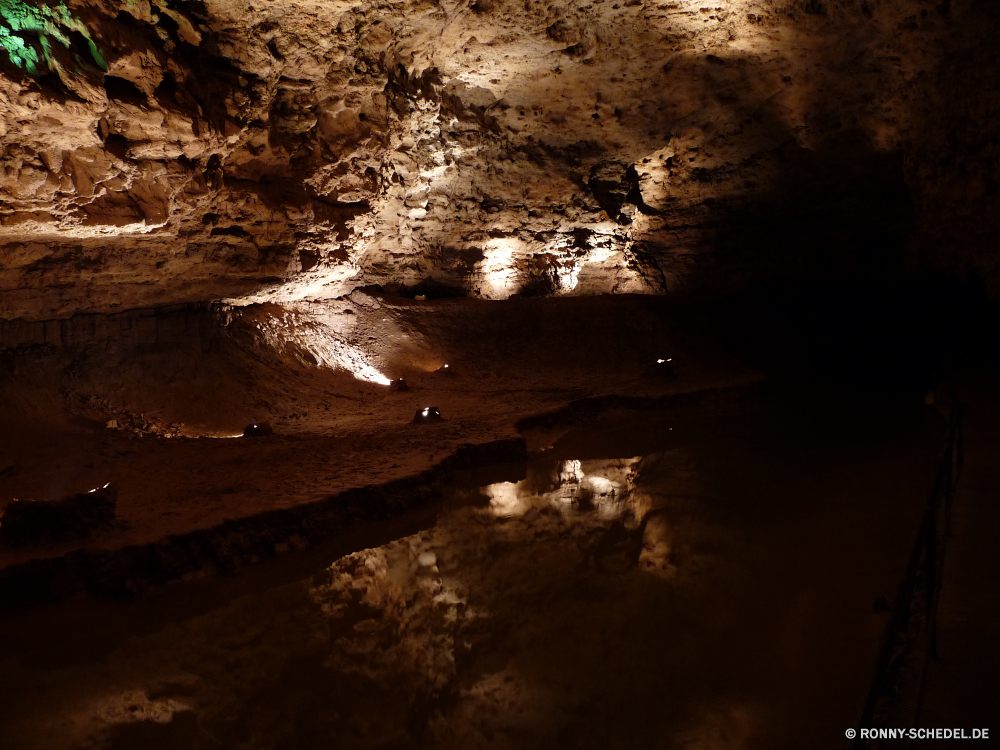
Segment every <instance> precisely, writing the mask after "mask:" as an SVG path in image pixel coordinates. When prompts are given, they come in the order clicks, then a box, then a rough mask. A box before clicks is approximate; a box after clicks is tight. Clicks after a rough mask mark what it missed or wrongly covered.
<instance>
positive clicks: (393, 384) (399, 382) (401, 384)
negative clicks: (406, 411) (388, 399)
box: [389, 378, 410, 393]
mask: <svg viewBox="0 0 1000 750" xmlns="http://www.w3.org/2000/svg"><path fill="white" fill-rule="evenodd" d="M389 390H390V391H393V392H395V393H401V392H403V391H408V390H410V386H408V385H407V384H406V381H405V380H403V379H402V378H396V379H395V380H391V381H389Z"/></svg>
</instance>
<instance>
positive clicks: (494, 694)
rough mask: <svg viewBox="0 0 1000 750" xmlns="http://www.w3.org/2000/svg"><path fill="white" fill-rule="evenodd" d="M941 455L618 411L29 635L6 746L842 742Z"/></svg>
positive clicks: (864, 414) (13, 663)
mask: <svg viewBox="0 0 1000 750" xmlns="http://www.w3.org/2000/svg"><path fill="white" fill-rule="evenodd" d="M942 435H943V422H942V420H941V418H940V417H939V416H938V414H937V413H936V412H934V410H933V409H931V408H924V409H920V410H915V411H912V412H909V413H899V412H894V413H876V412H873V411H872V410H871V409H870V407H868V406H866V407H861V406H859V405H857V404H854V403H852V402H850V401H849V400H848V399H846V398H844V397H843V396H836V395H834V394H830V393H815V392H814V393H771V394H764V395H762V396H759V397H755V398H752V399H749V400H746V401H743V402H739V403H735V404H732V405H730V406H728V407H725V408H717V409H710V410H703V411H701V412H688V413H685V414H678V413H677V412H675V411H671V410H652V411H651V410H644V411H635V410H612V411H608V412H606V413H604V414H603V415H601V416H599V417H596V418H593V419H591V420H590V421H589V422H588V423H586V424H583V425H577V426H575V427H572V428H570V429H568V430H564V431H563V433H562V434H560V435H558V436H550V437H552V442H551V445H549V444H548V443H547V439H543V440H541V443H542V444H541V445H539V447H538V449H537V450H535V451H534V452H533V454H532V458H531V459H530V460H529V462H528V463H527V464H526V465H521V466H519V467H507V469H505V470H504V471H501V472H499V474H497V475H496V476H486V475H484V474H479V475H476V474H470V475H467V476H459V477H456V479H455V480H454V481H453V482H452V483H451V484H449V485H448V487H446V488H445V490H444V492H443V493H442V497H441V499H440V501H438V502H436V503H434V504H433V505H432V506H428V507H425V508H423V509H419V510H417V511H414V512H411V513H409V514H406V515H404V516H401V517H398V518H395V519H390V520H387V521H382V522H378V523H374V524H368V525H366V526H364V527H363V528H362V527H359V528H357V529H354V530H352V531H351V534H350V535H348V536H345V537H343V538H341V539H339V540H331V541H330V543H329V544H328V545H327V546H325V547H324V546H317V547H314V548H313V549H310V550H308V551H306V552H302V553H293V554H289V555H283V556H280V557H278V558H274V559H272V560H269V561H265V562H262V563H261V564H259V565H256V566H252V567H250V568H246V569H244V570H242V571H240V572H238V573H237V574H235V575H232V576H225V577H216V578H208V579H202V580H196V581H187V582H181V583H177V584H174V585H171V586H167V587H164V588H161V589H158V590H155V591H150V592H148V593H147V594H144V595H143V596H141V597H139V598H138V599H137V600H136V601H134V602H132V603H130V604H125V603H119V602H109V601H99V600H88V599H84V600H77V601H69V602H64V603H62V604H58V605H52V606H49V607H43V608H36V609H34V610H30V611H25V612H20V613H13V614H10V615H7V616H5V618H4V619H3V620H2V621H0V622H2V625H0V638H2V640H3V642H4V643H5V644H8V646H7V647H6V648H5V652H4V654H3V656H2V657H0V726H3V727H4V731H5V743H4V746H5V747H9V748H11V749H12V750H20V749H22V748H24V749H25V750H27V749H28V748H42V747H44V748H52V749H53V750H59V749H61V748H102V749H111V748H118V749H121V750H124V749H125V748H137V747H142V748H144V749H150V750H152V749H155V748H178V747H184V748H201V749H202V750H205V749H207V748H279V747H294V748H314V747H315V748H321V747H322V748H331V747H332V748H338V747H343V748H379V747H385V748H390V747H391V748H396V747H399V748H401V747H440V748H448V747H455V748H458V747H462V748H477V747H481V748H486V747H490V748H506V747H511V748H513V747H539V748H542V747H545V748H551V747H579V748H619V747H620V748H630V749H631V748H667V749H669V748H706V749H708V748H712V750H720V749H728V748H732V749H734V750H735V749H736V748H741V749H748V748H769V749H774V748H789V749H791V748H795V749H796V750H797V749H799V748H802V747H810V748H833V747H841V746H842V743H843V742H844V739H843V736H844V730H845V728H847V727H851V726H853V725H854V722H855V720H856V712H857V711H858V709H859V707H860V701H861V700H862V698H863V696H864V693H865V690H866V688H867V682H868V680H869V678H870V671H871V668H872V664H873V660H874V657H875V654H876V652H877V649H878V647H879V644H880V640H881V636H882V632H883V627H884V624H885V623H884V618H885V617H886V616H887V615H885V614H876V613H875V612H873V609H872V601H873V599H874V598H876V597H878V596H883V595H891V592H892V591H893V590H894V587H895V585H896V583H897V582H898V580H899V576H900V574H901V572H902V569H903V567H904V566H905V561H906V557H907V554H908V552H909V549H910V546H911V544H912V541H913V538H914V534H915V533H916V529H917V527H918V525H919V520H920V513H921V511H922V509H923V504H924V501H925V500H926V495H927V492H928V490H929V487H930V484H931V482H932V479H933V471H934V468H935V463H936V459H937V456H938V453H939V450H940V446H941V439H942ZM535 437H536V438H537V437H538V436H535ZM542 448H544V450H542ZM501 480H506V481H501ZM515 480H516V481H515ZM14 644H16V645H14Z"/></svg>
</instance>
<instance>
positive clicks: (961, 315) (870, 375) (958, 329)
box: [714, 272, 1000, 402]
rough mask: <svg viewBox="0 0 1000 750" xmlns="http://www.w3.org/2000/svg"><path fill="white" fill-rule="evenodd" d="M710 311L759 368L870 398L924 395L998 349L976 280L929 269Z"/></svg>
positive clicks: (771, 292) (747, 297)
mask: <svg viewBox="0 0 1000 750" xmlns="http://www.w3.org/2000/svg"><path fill="white" fill-rule="evenodd" d="M714 310H715V319H716V321H717V324H718V327H719V330H720V332H721V333H722V335H723V337H724V338H725V339H726V340H727V341H728V342H729V343H730V345H731V346H732V347H733V348H734V349H735V350H736V351H738V352H739V353H740V355H741V356H742V357H744V358H745V360H746V361H747V362H748V363H750V364H752V366H754V367H756V368H759V369H761V370H762V371H764V372H765V373H766V374H768V375H770V376H772V377H775V378H778V379H781V380H791V379H797V378H804V379H808V380H819V381H826V382H827V383H829V384H831V385H836V386H839V387H844V388H847V389H849V390H850V391H852V392H854V393H855V394H857V395H865V396H870V397H873V398H877V399H890V400H899V401H906V402H915V401H918V400H921V399H922V398H923V397H924V395H925V394H926V393H927V392H928V391H929V390H930V389H931V388H932V387H934V386H935V385H937V384H938V383H940V382H941V381H942V380H944V379H945V378H946V377H947V376H948V375H950V374H952V373H953V372H954V371H955V370H956V368H958V367H959V366H961V365H963V364H966V363H977V362H991V361H992V362H995V361H996V360H997V356H998V353H1000V352H998V348H997V340H998V335H1000V309H998V307H997V305H996V303H995V302H994V301H991V300H989V298H988V297H987V295H986V291H985V289H984V286H983V284H982V282H981V281H979V280H974V281H960V280H958V279H955V278H952V277H947V276H941V275H936V274H932V273H929V272H926V273H919V274H906V275H904V274H899V275H894V276H891V277H884V278H881V279H868V280H856V281H854V282H844V281H837V282H830V283H822V282H818V283H813V284H810V285H808V286H799V287H791V286H787V287H780V288H774V287H771V288H766V289H761V290H758V291H755V292H752V293H747V294H744V295H742V296H740V297H738V298H734V299H732V300H730V301H727V302H725V303H721V304H718V305H716V306H715V308H714Z"/></svg>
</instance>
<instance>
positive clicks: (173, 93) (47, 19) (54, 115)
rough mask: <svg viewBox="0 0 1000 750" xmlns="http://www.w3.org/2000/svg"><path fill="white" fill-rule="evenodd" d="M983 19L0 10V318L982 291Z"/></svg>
mask: <svg viewBox="0 0 1000 750" xmlns="http://www.w3.org/2000/svg"><path fill="white" fill-rule="evenodd" d="M996 16H997V13H996V9H995V8H993V7H991V4H989V3H979V2H957V1H956V2H954V3H950V2H943V3H935V2H921V1H920V0H905V1H904V0H868V1H866V2H855V1H854V0H824V2H816V1H815V0H811V1H809V2H791V0H783V1H781V2H769V1H768V0H732V1H726V2H723V0H714V2H711V3H708V2H705V1H704V0H699V1H698V2H690V1H688V0H676V1H674V2H655V1H654V0H618V1H617V2H616V1H614V0H598V1H596V2H587V3H586V4H578V3H570V2H566V1H565V0H555V1H554V2H551V3H549V2H539V1H538V0H519V1H518V2H512V1H511V0H475V2H473V3H471V4H470V3H469V2H468V0H460V1H459V2H450V1H449V0H445V1H444V2H431V1H430V0H400V1H399V2H384V1H382V2H337V1H336V0H323V1H319V0H295V1H294V2H293V1H291V0H153V1H152V2H149V1H147V0H65V2H48V1H45V0H40V1H39V2H34V1H30V2H29V1H28V0H0V46H2V47H3V50H2V51H0V154H2V156H0V159H2V168H3V173H2V175H0V317H2V318H5V319H12V318H24V319H31V320H44V319H50V318H60V317H67V316H70V315H73V314H75V313H80V312H110V311H114V310H126V309H131V308H137V307H150V306H157V305H166V304H177V303H184V302H194V301H206V300H219V301H228V302H230V303H233V304H247V303H253V302H263V301H275V302H282V301H293V300H315V299H332V298H338V297H343V296H344V295H347V294H349V293H350V292H351V291H352V290H354V289H357V288H362V287H372V286H378V287H382V288H385V289H389V290H395V291H399V290H409V291H410V292H411V293H412V292H415V293H420V292H424V293H427V294H432V295H433V294H445V293H449V294H467V295H471V296H480V297H484V298H489V299H499V298H506V297H509V296H511V295H514V294H540V295H549V294H600V293H609V292H641V293H667V294H672V293H678V294H683V293H688V292H690V293H708V294H717V293H725V292H727V291H730V290H734V289H740V288H743V287H745V286H747V285H748V284H752V283H754V282H755V281H756V280H760V279H774V278H781V279H786V280H791V281H795V280H800V279H805V278H810V277H811V276H814V275H817V274H820V275H821V274H827V273H833V274H836V273H838V272H840V271H844V270H845V269H856V268H858V267H859V266H865V265H866V264H867V265H873V266H877V265H878V264H884V263H897V262H898V263H910V264H913V263H917V264H919V263H930V264H936V265H946V266H947V265H950V266H952V267H954V268H956V269H959V270H961V269H965V270H966V271H968V270H969V269H970V268H971V269H973V270H974V271H975V272H976V273H979V274H980V275H982V276H983V277H985V278H986V279H987V281H988V283H990V284H992V285H993V286H994V288H995V287H996V286H997V282H996V281H995V278H996V277H995V275H994V269H995V268H1000V264H998V263H996V261H995V260H993V256H994V255H995V252H994V248H995V242H996V236H997V220H996V219H994V220H992V223H991V221H990V220H988V219H985V218H984V217H988V216H990V215H991V214H997V215H1000V206H998V205H996V204H997V202H998V200H997V194H998V192H1000V191H998V184H997V179H998V177H1000V172H998V152H997V146H996V145H995V138H994V137H993V136H995V135H996V132H995V131H996V130H997V125H996V123H997V122H998V121H1000V120H998V114H1000V106H998V101H1000V96H998V94H997V91H998V88H1000V87H998V85H997V78H998V76H997V72H996V71H997V65H996V53H995V52H993V49H994V46H995V45H994V44H993V39H995V32H996Z"/></svg>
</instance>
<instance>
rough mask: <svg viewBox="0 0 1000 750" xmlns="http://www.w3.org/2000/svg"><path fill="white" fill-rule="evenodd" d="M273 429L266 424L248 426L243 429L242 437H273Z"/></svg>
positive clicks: (259, 423)
mask: <svg viewBox="0 0 1000 750" xmlns="http://www.w3.org/2000/svg"><path fill="white" fill-rule="evenodd" d="M273 434H274V429H273V428H272V427H271V425H269V424H267V423H266V422H258V423H257V424H248V425H247V426H246V427H244V428H243V437H266V436H268V435H273Z"/></svg>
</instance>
